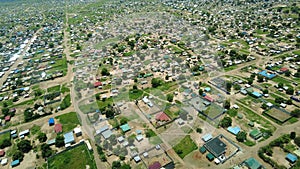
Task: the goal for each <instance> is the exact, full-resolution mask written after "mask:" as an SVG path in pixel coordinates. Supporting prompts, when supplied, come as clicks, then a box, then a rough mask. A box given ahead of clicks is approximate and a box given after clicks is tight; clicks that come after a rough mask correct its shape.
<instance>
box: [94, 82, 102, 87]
mask: <svg viewBox="0 0 300 169" xmlns="http://www.w3.org/2000/svg"><path fill="white" fill-rule="evenodd" d="M98 86H102V83H101V82H95V83H94V87H98Z"/></svg>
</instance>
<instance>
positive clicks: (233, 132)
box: [227, 126, 241, 135]
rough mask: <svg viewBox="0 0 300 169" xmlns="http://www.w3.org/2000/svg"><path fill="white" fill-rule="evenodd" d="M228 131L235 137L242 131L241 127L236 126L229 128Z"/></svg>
mask: <svg viewBox="0 0 300 169" xmlns="http://www.w3.org/2000/svg"><path fill="white" fill-rule="evenodd" d="M227 131H229V132H230V133H232V134H233V135H237V134H238V133H239V132H240V131H241V128H240V127H239V126H235V127H231V126H230V127H228V128H227Z"/></svg>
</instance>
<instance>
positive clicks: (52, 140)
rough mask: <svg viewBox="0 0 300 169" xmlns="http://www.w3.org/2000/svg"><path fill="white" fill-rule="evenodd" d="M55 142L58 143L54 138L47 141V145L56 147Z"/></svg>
mask: <svg viewBox="0 0 300 169" xmlns="http://www.w3.org/2000/svg"><path fill="white" fill-rule="evenodd" d="M55 142H56V139H55V138H54V139H51V140H49V141H47V144H48V145H50V146H51V145H54V144H55Z"/></svg>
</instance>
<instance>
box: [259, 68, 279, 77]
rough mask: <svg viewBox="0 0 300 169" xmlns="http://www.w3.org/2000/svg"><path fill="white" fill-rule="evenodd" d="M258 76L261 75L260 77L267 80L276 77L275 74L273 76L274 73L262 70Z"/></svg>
mask: <svg viewBox="0 0 300 169" xmlns="http://www.w3.org/2000/svg"><path fill="white" fill-rule="evenodd" d="M258 74H260V75H262V76H264V77H266V78H268V79H272V78H274V77H275V76H276V74H274V73H268V72H267V71H266V70H263V71H261V72H259V73H258Z"/></svg>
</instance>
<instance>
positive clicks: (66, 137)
mask: <svg viewBox="0 0 300 169" xmlns="http://www.w3.org/2000/svg"><path fill="white" fill-rule="evenodd" d="M64 142H65V145H66V144H72V143H74V142H75V139H74V136H73V132H72V131H71V132H68V133H66V134H64Z"/></svg>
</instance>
